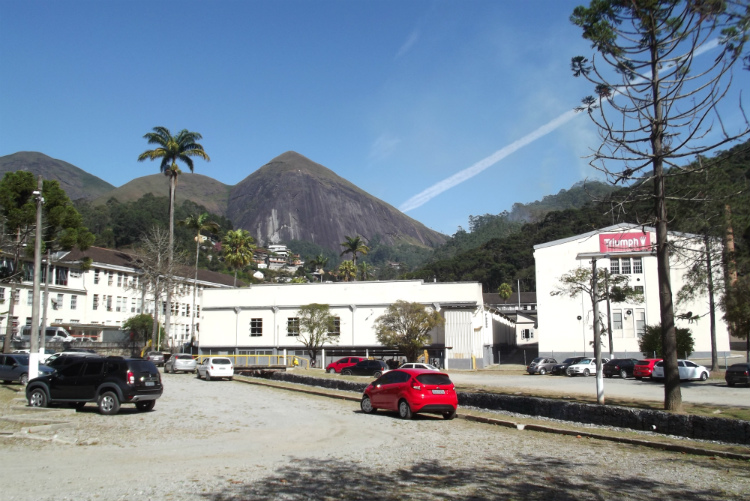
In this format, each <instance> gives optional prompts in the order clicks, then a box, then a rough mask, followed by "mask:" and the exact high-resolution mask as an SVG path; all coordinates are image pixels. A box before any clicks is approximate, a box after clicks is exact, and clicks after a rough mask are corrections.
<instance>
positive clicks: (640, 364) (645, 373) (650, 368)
mask: <svg viewBox="0 0 750 501" xmlns="http://www.w3.org/2000/svg"><path fill="white" fill-rule="evenodd" d="M661 360H662V359H661V358H646V359H643V360H638V361H637V362H636V363H635V365H634V366H633V377H634V378H636V379H641V378H644V377H651V373H652V372H654V365H655V364H656V362H661Z"/></svg>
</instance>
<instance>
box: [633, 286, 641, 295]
mask: <svg viewBox="0 0 750 501" xmlns="http://www.w3.org/2000/svg"><path fill="white" fill-rule="evenodd" d="M633 290H634V291H635V293H636V294H643V286H642V285H636V286H634V287H633Z"/></svg>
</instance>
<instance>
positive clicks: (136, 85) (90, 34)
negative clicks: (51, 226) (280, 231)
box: [0, 0, 750, 235]
mask: <svg viewBox="0 0 750 501" xmlns="http://www.w3.org/2000/svg"><path fill="white" fill-rule="evenodd" d="M581 3H584V2H581V1H580V0H577V1H568V0H545V1H543V0H530V1H527V2H511V1H504V0H503V1H498V0H489V1H484V0H469V1H463V2H458V1H451V2H449V1H421V0H411V1H401V0H398V1H397V0H393V1H391V0H381V1H372V2H366V1H345V0H315V1H312V0H306V1H291V0H279V1H239V0H238V1H226V0H215V1H210V2H209V1H189V0H188V1H186V0H181V1H177V0H152V1H145V0H130V1H127V2H126V1H118V0H112V1H106V2H102V1H94V0H78V1H74V0H69V1H64V0H57V1H35V0H23V1H16V0H3V1H2V2H0V64H1V67H2V72H0V156H2V155H8V154H11V153H15V152H17V151H39V152H42V153H44V154H46V155H49V156H51V157H54V158H58V159H61V160H64V161H66V162H69V163H71V164H73V165H76V166H77V167H80V168H81V169H84V170H86V171H87V172H90V173H92V174H94V175H96V176H98V177H100V178H102V179H104V180H105V181H107V182H109V183H111V184H113V185H115V186H120V185H122V184H124V183H126V182H128V181H130V180H131V179H133V178H136V177H139V176H144V175H149V174H153V173H156V172H158V163H156V162H144V163H139V162H137V161H136V158H137V157H138V154H140V153H141V152H143V151H144V150H146V149H149V148H150V147H149V145H147V143H146V141H145V140H144V139H143V135H144V134H145V133H146V132H149V131H150V130H151V129H152V128H153V127H154V126H157V125H161V126H165V127H167V128H169V129H170V130H171V131H172V132H173V133H176V132H177V131H179V130H180V129H183V128H185V129H188V130H191V131H196V132H200V133H201V134H202V135H203V140H202V144H203V146H204V147H205V149H206V151H207V152H208V154H209V155H210V156H211V162H210V163H206V162H203V161H201V160H196V163H195V172H197V173H200V174H205V175H208V176H211V177H213V178H215V179H217V180H219V181H221V182H223V183H226V184H230V185H233V184H236V183H238V182H239V181H241V180H242V179H244V178H245V177H247V176H248V175H250V174H251V173H252V172H254V171H255V170H257V169H258V168H260V167H261V166H263V165H264V164H266V163H267V162H268V161H270V160H271V159H272V158H274V157H276V156H278V155H280V154H282V153H284V152H285V151H289V150H293V151H296V152H298V153H300V154H302V155H304V156H306V157H308V158H310V159H311V160H313V161H315V162H318V163H320V164H322V165H324V166H326V167H328V168H330V169H332V170H333V171H334V172H336V173H337V174H338V175H340V176H342V177H344V178H345V179H347V180H349V181H351V182H352V183H354V184H356V185H357V186H359V187H360V188H362V189H363V190H365V191H367V192H369V193H370V194H372V195H374V196H376V197H378V198H380V199H382V200H384V201H386V202H388V203H389V204H391V205H393V206H394V207H397V208H402V209H403V210H405V211H406V212H407V214H408V215H409V216H411V217H413V218H414V219H416V220H418V221H421V222H422V223H424V224H425V225H427V226H428V227H430V228H433V229H435V230H437V231H440V232H443V233H445V234H449V235H450V234H453V233H455V232H456V230H457V228H458V227H459V226H463V227H467V226H468V217H469V215H481V214H486V213H489V214H497V213H500V212H502V211H503V210H509V209H510V208H511V206H512V204H513V203H515V202H522V203H529V202H532V201H534V200H539V199H541V198H542V197H543V196H545V195H549V194H554V193H557V192H558V191H559V190H561V189H564V188H569V187H570V186H571V185H573V184H574V183H576V182H577V181H580V180H582V179H584V178H586V177H594V176H595V172H594V171H593V169H591V168H590V167H589V166H588V163H587V160H586V159H584V158H582V157H583V156H585V155H586V154H587V152H588V147H590V146H596V145H598V136H597V132H596V130H595V129H594V127H593V126H592V125H591V124H590V123H589V121H588V120H587V118H586V117H585V116H584V115H581V116H576V117H574V118H572V119H571V120H568V121H565V122H564V123H563V124H562V125H560V126H559V127H556V128H553V130H551V132H549V133H548V134H546V135H543V136H541V137H539V138H536V137H534V138H533V140H532V141H522V143H523V146H522V147H520V148H519V149H517V151H513V152H510V153H509V152H508V150H503V149H504V148H507V147H508V146H509V145H512V144H519V143H518V141H520V140H522V139H523V138H524V137H527V136H528V135H529V134H532V133H534V131H537V130H538V129H539V128H540V127H542V126H544V125H545V124H548V123H549V122H551V121H553V120H555V119H558V118H559V117H561V116H562V115H563V114H565V113H566V112H568V111H569V110H571V109H572V108H573V107H574V106H576V105H577V104H578V103H579V101H580V98H581V97H583V96H585V95H587V94H590V93H591V86H590V85H588V84H587V83H586V82H584V81H583V80H579V79H574V78H573V77H572V75H571V73H570V69H569V65H570V58H571V57H572V56H575V55H579V54H581V55H587V56H588V55H590V54H591V49H590V48H589V44H588V43H587V42H585V41H584V40H583V39H582V38H581V36H580V30H579V29H578V28H576V27H575V26H573V25H572V24H571V23H570V21H569V16H570V14H571V12H572V10H573V8H574V7H575V6H576V5H579V4H581ZM586 3H587V2H586ZM748 74H750V72H737V74H736V76H735V78H736V81H735V88H737V87H739V88H742V87H743V86H744V87H745V88H750V83H749V82H750V80H749V79H748V77H749V75H748ZM730 120H731V118H730ZM527 142H528V144H526V143H527ZM511 149H512V150H514V149H515V148H511ZM502 151H504V153H509V154H507V155H505V154H503V153H501V154H500V155H499V156H502V157H503V158H502V159H501V160H500V161H497V162H496V163H492V162H491V160H490V161H487V159H488V158H490V159H493V155H495V154H496V153H497V152H502ZM495 158H496V157H495ZM482 161H485V163H492V165H491V166H490V167H488V168H486V169H484V170H482V171H481V172H480V173H478V174H476V175H474V176H473V177H468V179H466V180H463V181H462V182H458V181H456V182H449V183H448V184H449V185H450V186H452V187H451V188H450V189H447V190H445V191H443V192H441V193H439V194H437V195H434V194H433V195H429V196H428V197H427V199H426V201H425V200H424V199H423V200H421V201H418V202H417V203H416V204H415V203H412V202H413V201H414V197H415V196H417V195H418V194H420V193H422V192H423V191H425V190H427V189H429V188H430V187H432V186H434V185H435V184H436V183H439V182H441V181H443V180H445V179H449V178H451V176H454V175H457V174H458V173H460V172H462V171H465V169H467V168H470V167H471V166H474V165H477V164H478V163H481V162H482ZM188 175H189V174H188ZM438 191H439V190H438ZM165 194H166V181H165ZM419 204H421V205H419ZM414 205H418V206H416V207H413V206H414ZM410 207H413V208H410ZM407 209H408V210H407Z"/></svg>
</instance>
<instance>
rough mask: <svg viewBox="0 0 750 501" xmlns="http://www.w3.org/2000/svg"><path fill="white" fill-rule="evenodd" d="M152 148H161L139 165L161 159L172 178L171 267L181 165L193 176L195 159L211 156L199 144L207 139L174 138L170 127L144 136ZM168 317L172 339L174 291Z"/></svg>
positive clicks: (182, 134)
mask: <svg viewBox="0 0 750 501" xmlns="http://www.w3.org/2000/svg"><path fill="white" fill-rule="evenodd" d="M143 138H144V139H146V140H147V141H148V144H155V145H158V147H157V148H155V149H153V150H146V151H144V152H143V153H141V154H140V155H138V161H139V162H143V161H144V160H156V159H161V165H160V166H159V170H160V171H161V172H162V173H163V174H164V175H165V176H167V177H168V178H169V256H168V257H167V259H168V260H169V263H171V262H172V259H173V258H174V197H175V189H176V188H177V176H179V175H180V174H182V171H181V170H180V167H179V166H178V165H177V162H178V161H179V162H182V163H184V164H185V165H187V166H188V168H189V169H190V172H193V159H192V158H191V157H198V158H202V159H203V160H205V161H206V162H210V161H211V159H210V158H209V156H208V154H207V153H206V152H205V151H204V150H203V146H202V145H201V144H200V143H198V142H197V141H200V140H201V139H203V136H201V135H200V134H199V133H197V132H190V131H188V130H187V129H182V130H181V131H180V132H179V133H178V134H177V135H176V136H173V135H172V133H171V132H169V129H167V128H166V127H154V128H153V132H148V133H146V134H145V135H144V136H143ZM167 305H168V307H167V314H166V318H165V322H164V324H165V325H164V330H166V331H167V335H168V336H169V335H170V328H171V325H170V323H171V311H172V308H171V305H172V290H171V289H167Z"/></svg>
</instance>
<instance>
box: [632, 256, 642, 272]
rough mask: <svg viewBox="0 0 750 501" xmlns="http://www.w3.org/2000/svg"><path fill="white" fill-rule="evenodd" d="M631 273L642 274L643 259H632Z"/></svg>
mask: <svg viewBox="0 0 750 501" xmlns="http://www.w3.org/2000/svg"><path fill="white" fill-rule="evenodd" d="M633 273H643V258H640V257H634V258H633Z"/></svg>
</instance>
